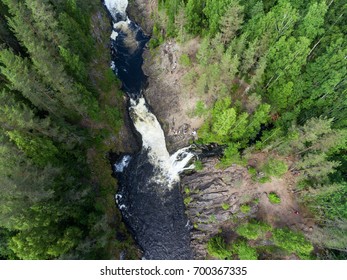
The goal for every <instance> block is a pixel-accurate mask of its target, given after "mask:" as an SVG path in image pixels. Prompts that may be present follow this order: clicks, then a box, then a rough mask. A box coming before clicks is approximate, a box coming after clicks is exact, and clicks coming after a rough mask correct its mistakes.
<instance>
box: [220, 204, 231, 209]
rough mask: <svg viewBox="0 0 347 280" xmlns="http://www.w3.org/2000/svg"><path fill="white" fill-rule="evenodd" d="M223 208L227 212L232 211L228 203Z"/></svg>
mask: <svg viewBox="0 0 347 280" xmlns="http://www.w3.org/2000/svg"><path fill="white" fill-rule="evenodd" d="M222 208H223V210H225V211H227V210H229V209H230V205H229V204H228V203H223V204H222Z"/></svg>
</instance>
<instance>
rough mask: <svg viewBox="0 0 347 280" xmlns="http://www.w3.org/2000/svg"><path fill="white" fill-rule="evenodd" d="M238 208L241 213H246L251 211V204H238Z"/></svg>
mask: <svg viewBox="0 0 347 280" xmlns="http://www.w3.org/2000/svg"><path fill="white" fill-rule="evenodd" d="M240 210H241V212H242V213H244V214H247V213H249V211H251V206H249V205H247V204H243V205H241V206H240Z"/></svg>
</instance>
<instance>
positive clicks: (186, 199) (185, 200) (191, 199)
mask: <svg viewBox="0 0 347 280" xmlns="http://www.w3.org/2000/svg"><path fill="white" fill-rule="evenodd" d="M192 201H193V198H191V197H190V196H187V197H186V198H184V201H183V202H184V204H185V205H186V206H187V205H188V204H189V203H191V202H192Z"/></svg>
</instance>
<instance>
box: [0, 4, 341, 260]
mask: <svg viewBox="0 0 347 280" xmlns="http://www.w3.org/2000/svg"><path fill="white" fill-rule="evenodd" d="M129 2H131V1H129ZM157 3H158V12H156V13H154V14H153V15H152V18H153V20H154V22H155V24H154V27H153V33H152V37H151V40H150V42H149V48H150V49H151V50H154V51H155V49H156V48H157V47H159V46H160V45H161V44H162V43H163V42H164V41H165V40H168V39H170V40H171V39H173V40H176V41H177V42H179V43H180V44H185V43H186V42H188V41H189V40H191V39H192V38H198V41H199V44H200V45H199V49H198V51H197V53H196V55H194V56H190V55H188V54H186V55H182V57H181V59H180V63H181V64H182V65H185V67H187V69H188V73H187V74H186V76H185V77H184V84H185V87H186V88H187V89H189V90H190V91H194V92H196V93H197V94H198V95H199V96H201V101H199V102H197V104H196V108H195V111H194V115H196V116H199V117H202V118H204V124H203V125H202V126H201V127H200V129H199V130H198V132H197V133H198V140H197V144H211V143H214V144H218V145H220V146H222V147H223V148H224V152H223V155H222V156H221V158H220V163H219V168H226V167H228V166H231V165H232V164H235V163H236V164H240V165H246V164H247V159H248V156H249V155H250V154H254V153H266V154H268V155H269V158H270V160H268V162H266V163H265V165H264V170H265V171H264V176H263V177H262V178H260V179H259V180H261V181H263V182H265V181H267V180H269V177H271V176H279V177H280V176H282V175H283V174H284V173H285V172H286V171H287V169H290V171H291V172H295V173H296V174H299V175H298V178H297V184H296V186H295V188H296V191H297V192H298V194H299V199H300V203H302V204H305V205H306V207H307V208H308V210H309V211H310V212H311V213H312V215H313V216H314V219H315V222H316V224H318V226H319V230H318V231H317V234H316V235H315V236H314V237H312V239H311V240H310V242H308V241H307V240H306V239H305V237H304V236H303V235H302V234H301V233H293V232H292V231H289V230H288V229H277V228H276V229H272V228H270V227H269V225H267V224H265V223H262V222H259V221H253V220H250V221H249V222H247V223H246V224H244V225H241V226H239V227H238V228H236V229H235V231H236V232H237V233H238V234H239V235H240V236H241V237H244V238H246V239H247V240H254V239H256V238H258V237H259V236H262V235H265V232H268V231H271V234H272V236H273V239H274V243H275V244H276V246H277V247H278V248H282V249H284V250H287V251H289V252H294V253H296V254H297V255H298V256H300V257H302V258H303V259H304V258H312V255H311V252H312V250H313V245H314V246H315V247H316V248H318V249H320V250H321V251H320V252H323V253H321V255H320V257H321V258H327V259H331V258H336V259H340V258H343V259H346V257H347V256H346V253H347V238H346V236H347V200H346V197H347V59H346V58H347V41H346V36H347V34H346V33H347V20H346V18H347V13H346V12H347V4H346V3H345V1H343V0H247V1H246V0H158V1H157ZM96 14H98V15H101V17H103V20H104V21H105V22H106V26H107V28H106V30H105V34H96V32H95V30H94V29H93V28H95V26H97V23H95V22H94V21H95V20H96V19H95V18H98V16H95V15H96ZM109 28H110V24H109V18H108V17H107V14H106V12H105V10H104V9H103V6H102V5H101V3H100V1H93V0H1V1H0V259H110V258H111V259H113V258H117V257H118V256H119V254H120V252H122V250H123V249H124V248H125V249H127V251H128V254H129V255H128V258H137V257H138V256H137V255H136V254H137V253H136V249H134V248H135V247H134V246H133V244H134V241H133V240H132V239H131V237H130V236H129V234H128V232H127V230H126V228H125V226H124V224H123V223H122V222H121V217H120V214H119V211H118V210H117V209H116V206H115V202H114V193H115V186H116V181H115V180H114V179H113V178H112V177H111V168H110V164H109V159H108V158H107V154H108V152H109V151H110V150H113V151H116V152H119V150H121V147H119V144H117V143H115V142H114V141H112V139H115V138H116V137H118V133H119V131H120V129H121V128H122V127H123V126H124V120H123V116H124V110H125V105H124V100H123V97H122V92H121V90H120V83H119V81H118V80H117V79H116V77H115V75H114V73H113V72H112V70H111V69H110V67H109V62H110V53H109V49H108V48H107V47H106V48H105V46H104V44H105V42H106V45H107V44H108V43H109V33H110V29H109ZM100 37H101V38H102V39H100ZM107 46H108V45H107ZM206 96H208V97H209V100H212V102H205V101H204V100H206V98H204V97H206ZM117 145H118V146H117ZM271 156H273V157H274V158H276V160H275V159H274V160H272V159H271ZM281 158H291V159H292V160H293V161H294V164H293V165H292V166H289V167H288V166H286V165H285V163H284V162H283V161H281V160H280V159H281ZM201 168H203V167H201ZM249 172H250V173H253V172H254V173H256V172H258V170H256V169H252V170H249ZM272 199H273V201H274V203H276V201H277V200H278V198H277V197H276V196H275V195H273V196H272ZM246 210H247V209H245V211H246ZM246 239H243V240H241V241H240V242H238V243H235V244H233V245H232V246H233V248H232V251H230V250H229V249H227V248H226V245H225V244H224V240H222V239H221V238H220V237H219V236H216V237H213V238H212V239H211V240H210V241H209V243H208V244H207V247H208V248H207V249H208V251H209V253H210V255H212V256H215V257H217V258H220V259H225V258H231V257H232V252H234V254H236V255H238V256H239V258H240V259H242V258H244V259H256V258H257V252H256V251H255V250H254V248H250V247H249V246H248V245H247V244H246V243H245V241H244V240H246ZM295 244H300V246H296V245H295ZM312 244H313V245H312ZM133 249H134V250H135V251H132V250H133ZM242 256H243V257H242Z"/></svg>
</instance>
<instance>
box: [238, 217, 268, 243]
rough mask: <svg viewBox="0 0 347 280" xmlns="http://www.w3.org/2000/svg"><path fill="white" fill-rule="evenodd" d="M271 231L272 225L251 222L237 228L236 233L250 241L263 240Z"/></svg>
mask: <svg viewBox="0 0 347 280" xmlns="http://www.w3.org/2000/svg"><path fill="white" fill-rule="evenodd" d="M270 230H271V226H270V225H268V224H265V223H263V222H259V221H256V220H251V221H250V222H247V223H244V224H242V225H240V226H238V227H237V228H236V232H237V234H238V235H240V236H242V237H245V238H247V239H250V240H256V239H258V238H263V237H264V236H265V234H266V232H268V231H270Z"/></svg>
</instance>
